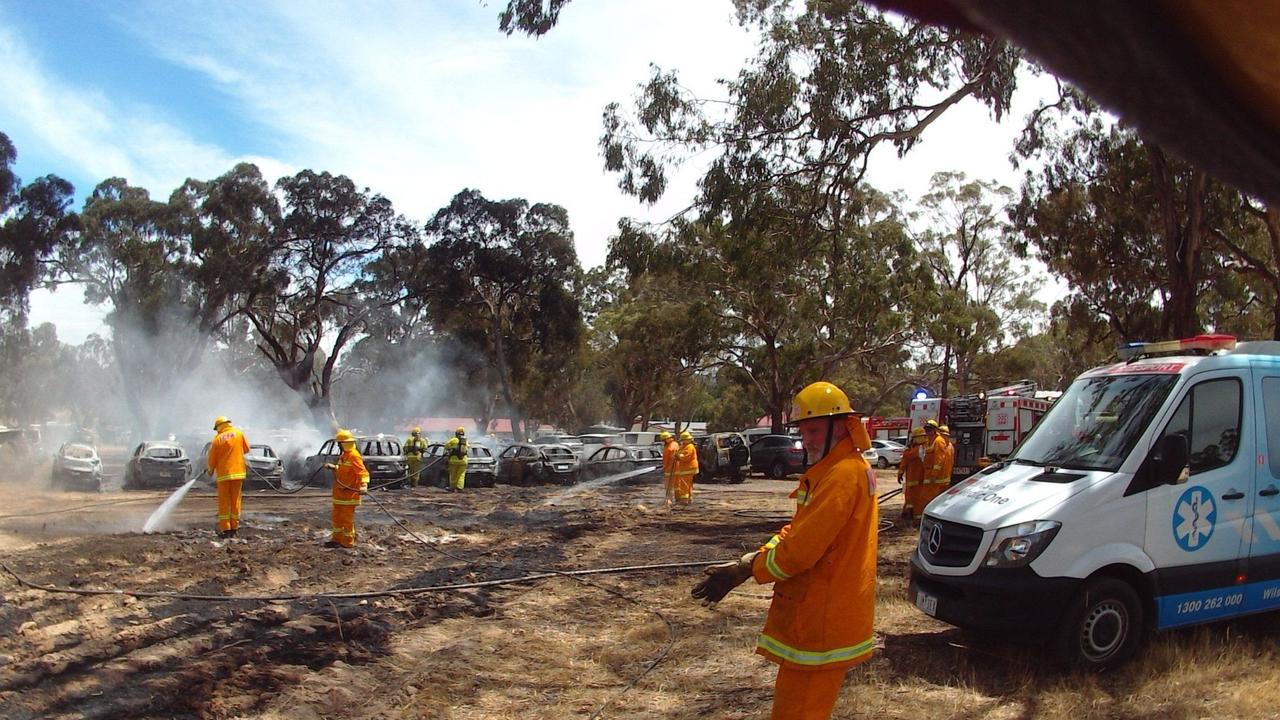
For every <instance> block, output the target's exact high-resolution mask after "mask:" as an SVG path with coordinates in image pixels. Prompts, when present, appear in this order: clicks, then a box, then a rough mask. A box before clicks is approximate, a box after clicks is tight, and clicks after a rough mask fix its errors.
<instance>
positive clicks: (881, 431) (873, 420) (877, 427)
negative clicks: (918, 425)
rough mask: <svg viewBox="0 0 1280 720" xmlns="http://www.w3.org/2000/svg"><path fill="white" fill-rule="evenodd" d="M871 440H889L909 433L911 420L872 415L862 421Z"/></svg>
mask: <svg viewBox="0 0 1280 720" xmlns="http://www.w3.org/2000/svg"><path fill="white" fill-rule="evenodd" d="M862 422H863V423H864V424H865V425H866V426H867V434H868V435H870V436H871V439H872V440H891V439H893V438H895V437H898V436H900V435H906V434H907V433H909V432H911V418H904V417H880V416H879V415H872V416H871V417H868V418H864V419H863V421H862Z"/></svg>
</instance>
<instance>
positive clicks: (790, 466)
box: [751, 435, 805, 480]
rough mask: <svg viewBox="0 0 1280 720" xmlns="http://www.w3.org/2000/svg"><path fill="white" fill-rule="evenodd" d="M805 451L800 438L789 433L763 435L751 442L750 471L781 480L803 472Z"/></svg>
mask: <svg viewBox="0 0 1280 720" xmlns="http://www.w3.org/2000/svg"><path fill="white" fill-rule="evenodd" d="M804 467H805V453H804V445H802V444H801V443H800V438H798V437H793V436H791V435H765V436H763V437H761V438H758V439H757V440H756V441H755V442H754V443H752V444H751V471H752V472H758V473H764V474H767V475H768V476H769V477H771V478H777V479H779V480H781V479H782V478H785V477H786V476H788V475H791V474H793V473H801V472H804Z"/></svg>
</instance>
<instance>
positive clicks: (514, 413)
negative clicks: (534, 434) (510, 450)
mask: <svg viewBox="0 0 1280 720" xmlns="http://www.w3.org/2000/svg"><path fill="white" fill-rule="evenodd" d="M493 349H494V359H495V360H496V361H497V363H498V381H499V382H500V383H501V384H502V397H503V399H504V400H506V401H507V411H508V414H509V415H510V418H511V435H512V437H513V439H514V440H515V441H516V442H524V439H525V436H524V423H523V420H522V418H521V417H520V408H519V406H517V405H516V398H515V393H513V392H512V391H511V373H510V370H509V369H508V368H507V346H506V342H505V341H504V339H503V337H502V321H501V320H500V319H499V318H498V317H497V316H496V315H495V316H494V318H493Z"/></svg>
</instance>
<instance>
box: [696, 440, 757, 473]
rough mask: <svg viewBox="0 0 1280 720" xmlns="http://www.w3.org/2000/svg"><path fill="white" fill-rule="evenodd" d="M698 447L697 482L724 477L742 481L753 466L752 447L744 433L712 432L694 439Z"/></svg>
mask: <svg viewBox="0 0 1280 720" xmlns="http://www.w3.org/2000/svg"><path fill="white" fill-rule="evenodd" d="M693 442H694V445H696V446H697V448H698V475H697V477H696V478H695V481H696V482H710V481H711V480H715V479H724V480H727V481H729V482H731V483H740V482H742V481H743V480H744V479H746V472H747V469H748V468H749V467H750V466H751V449H750V448H748V447H747V439H746V438H745V437H743V436H742V433H736V432H726V433H712V434H710V435H703V436H702V437H697V438H694V439H693Z"/></svg>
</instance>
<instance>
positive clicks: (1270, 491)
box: [1258, 485, 1280, 497]
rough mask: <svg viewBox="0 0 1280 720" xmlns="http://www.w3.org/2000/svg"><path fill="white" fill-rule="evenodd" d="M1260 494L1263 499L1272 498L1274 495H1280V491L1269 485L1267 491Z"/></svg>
mask: <svg viewBox="0 0 1280 720" xmlns="http://www.w3.org/2000/svg"><path fill="white" fill-rule="evenodd" d="M1258 494H1259V495H1261V496H1262V497H1271V496H1272V495H1280V490H1278V489H1276V486H1275V485H1268V486H1267V487H1266V489H1264V490H1263V491H1262V492H1259V493H1258Z"/></svg>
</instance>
